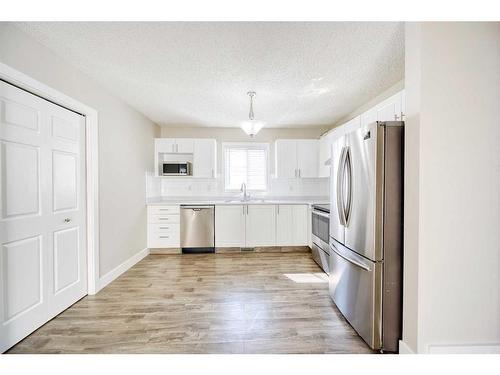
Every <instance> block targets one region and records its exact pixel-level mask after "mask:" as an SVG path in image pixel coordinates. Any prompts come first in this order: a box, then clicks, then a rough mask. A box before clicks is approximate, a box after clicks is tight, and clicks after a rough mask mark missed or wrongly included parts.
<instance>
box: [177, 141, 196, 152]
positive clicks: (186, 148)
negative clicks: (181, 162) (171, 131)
mask: <svg viewBox="0 0 500 375" xmlns="http://www.w3.org/2000/svg"><path fill="white" fill-rule="evenodd" d="M194 141H195V140H194V139H192V138H177V139H176V140H175V147H176V149H175V152H177V153H179V154H192V153H193V152H194Z"/></svg>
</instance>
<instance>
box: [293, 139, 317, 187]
mask: <svg viewBox="0 0 500 375" xmlns="http://www.w3.org/2000/svg"><path fill="white" fill-rule="evenodd" d="M318 154H319V140H317V139H301V140H298V141H297V174H298V177H302V178H307V177H318Z"/></svg>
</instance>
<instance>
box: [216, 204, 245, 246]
mask: <svg viewBox="0 0 500 375" xmlns="http://www.w3.org/2000/svg"><path fill="white" fill-rule="evenodd" d="M245 213H246V206H243V205H227V206H215V246H216V247H245V217H246V215H245Z"/></svg>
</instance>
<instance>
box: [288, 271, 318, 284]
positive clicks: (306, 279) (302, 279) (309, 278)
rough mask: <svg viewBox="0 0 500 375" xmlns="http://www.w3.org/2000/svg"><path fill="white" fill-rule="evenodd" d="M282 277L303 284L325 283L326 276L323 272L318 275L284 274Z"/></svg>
mask: <svg viewBox="0 0 500 375" xmlns="http://www.w3.org/2000/svg"><path fill="white" fill-rule="evenodd" d="M283 275H284V276H286V277H288V278H289V279H290V280H292V281H294V282H296V283H300V284H305V283H327V282H328V275H327V274H326V273H323V272H318V273H284V274H283Z"/></svg>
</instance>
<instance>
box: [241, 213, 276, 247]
mask: <svg viewBox="0 0 500 375" xmlns="http://www.w3.org/2000/svg"><path fill="white" fill-rule="evenodd" d="M245 232H246V246H247V247H255V246H275V245H276V207H275V205H272V204H262V205H261V204H252V205H248V206H247V215H246V230H245Z"/></svg>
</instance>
